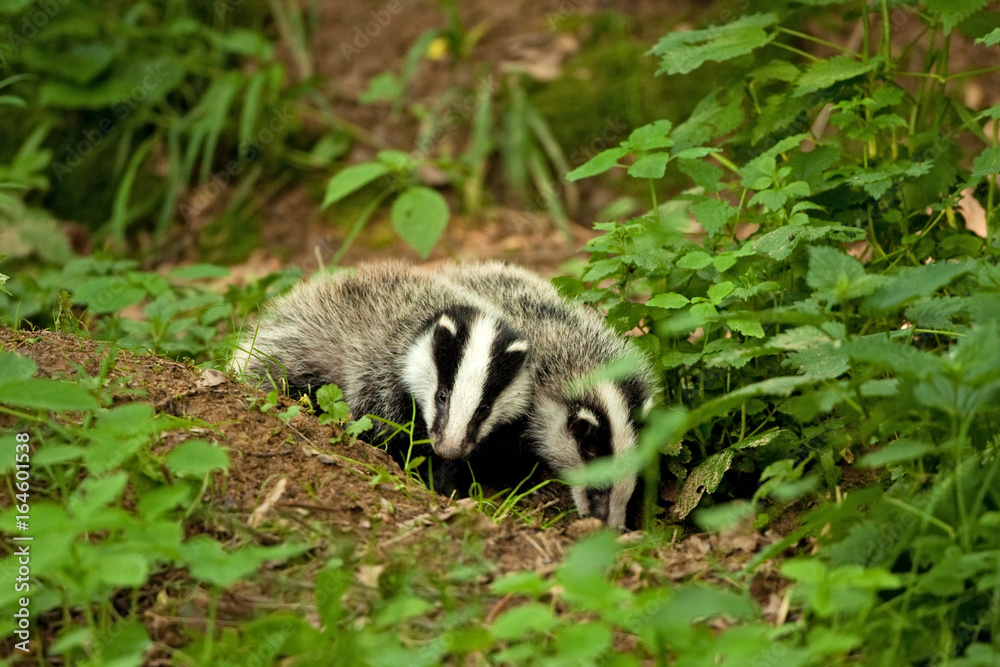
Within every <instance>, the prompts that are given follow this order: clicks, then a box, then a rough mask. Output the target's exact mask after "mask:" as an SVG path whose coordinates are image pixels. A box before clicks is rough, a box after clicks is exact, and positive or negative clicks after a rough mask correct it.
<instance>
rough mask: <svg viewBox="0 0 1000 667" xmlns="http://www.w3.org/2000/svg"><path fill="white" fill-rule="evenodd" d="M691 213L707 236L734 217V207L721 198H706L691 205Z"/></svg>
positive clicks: (720, 228) (712, 234)
mask: <svg viewBox="0 0 1000 667" xmlns="http://www.w3.org/2000/svg"><path fill="white" fill-rule="evenodd" d="M691 213H692V214H693V215H694V219H695V220H697V221H698V224H700V225H701V227H702V229H704V230H705V233H706V234H708V236H709V238H711V237H713V236H715V235H716V234H718V233H719V232H720V231H722V229H723V228H724V227H725V226H726V225H728V224H729V223H730V222H732V221H733V220H735V219H736V208H735V207H734V206H732V205H731V204H730V203H729V202H727V201H724V200H721V199H712V198H706V199H704V200H702V201H700V202H698V203H697V204H694V205H692V206H691Z"/></svg>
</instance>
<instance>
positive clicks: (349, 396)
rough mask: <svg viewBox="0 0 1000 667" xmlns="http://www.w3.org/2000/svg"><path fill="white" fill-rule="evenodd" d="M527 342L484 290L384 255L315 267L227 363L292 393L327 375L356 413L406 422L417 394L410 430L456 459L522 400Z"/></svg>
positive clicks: (522, 408)
mask: <svg viewBox="0 0 1000 667" xmlns="http://www.w3.org/2000/svg"><path fill="white" fill-rule="evenodd" d="M528 352H529V346H528V343H527V341H526V340H525V339H524V338H523V337H522V336H521V335H520V334H519V333H518V331H517V330H516V329H515V328H514V327H512V326H511V324H510V320H509V318H508V317H506V316H504V315H503V314H502V313H501V312H499V311H498V310H497V309H495V308H493V307H492V306H491V305H490V304H489V302H488V301H486V300H485V299H482V298H481V297H479V296H477V295H476V294H475V293H473V292H471V291H470V290H467V289H464V288H462V287H460V286H458V285H455V284H451V283H449V282H447V281H445V280H442V279H439V278H437V277H436V276H434V275H433V273H429V272H427V271H426V270H422V271H419V272H418V271H416V270H414V268H413V267H410V266H408V265H406V264H404V263H402V262H385V263H373V264H369V265H365V266H361V267H359V268H358V269H357V270H356V271H354V272H346V271H345V272H340V273H336V274H328V273H325V274H319V275H317V276H316V277H314V278H313V279H312V280H310V281H308V282H304V283H300V284H299V285H297V286H296V287H295V288H293V289H292V291H291V292H289V293H288V294H286V295H284V296H282V297H279V298H278V299H276V300H275V301H274V302H272V303H271V304H269V306H268V307H267V308H266V309H265V310H264V312H263V314H262V316H261V318H260V320H259V322H258V323H257V325H256V326H254V325H250V326H249V327H248V328H247V332H246V335H245V337H244V339H243V341H242V344H241V345H240V348H239V350H238V351H237V352H236V354H235V355H234V357H233V359H232V360H231V362H230V367H231V368H232V369H233V370H235V371H236V372H238V373H243V374H244V375H246V376H249V377H256V378H260V379H263V380H264V381H265V382H267V383H269V384H272V385H273V384H278V385H284V386H285V387H286V388H288V389H289V390H290V391H293V392H298V393H305V392H312V391H315V390H316V389H318V388H319V387H321V386H322V385H325V384H330V383H334V384H336V385H338V386H339V387H340V388H341V389H342V390H343V392H344V400H345V401H346V402H347V404H348V406H349V407H350V408H351V412H352V413H353V414H354V415H355V416H358V417H360V416H361V415H365V414H374V415H377V416H379V417H383V418H385V419H388V420H390V421H393V422H395V423H397V424H405V423H406V422H408V421H410V419H411V417H414V415H413V403H414V402H415V403H416V406H417V413H418V414H417V415H416V416H415V418H414V439H421V438H424V437H429V438H430V439H431V440H432V442H433V444H432V447H433V449H434V452H435V453H436V454H438V455H439V456H441V457H443V458H446V459H460V458H464V457H467V456H468V455H469V454H470V453H471V452H472V450H473V449H474V448H475V446H476V444H477V443H478V442H479V441H480V440H482V439H483V438H484V437H485V436H486V435H487V434H488V433H489V432H490V431H491V430H493V429H494V428H495V427H497V426H499V425H502V424H506V423H509V422H511V421H513V420H516V419H518V418H520V417H522V416H523V414H524V413H525V412H526V411H527V409H528V405H529V399H530V392H531V386H532V381H531V375H530V367H529V365H528V363H527V356H528ZM411 397H412V398H411Z"/></svg>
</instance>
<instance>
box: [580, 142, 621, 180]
mask: <svg viewBox="0 0 1000 667" xmlns="http://www.w3.org/2000/svg"><path fill="white" fill-rule="evenodd" d="M627 154H628V151H627V150H626V149H624V148H621V147H618V148H609V149H607V150H604V151H601V152H600V153H598V154H597V155H595V156H594V157H592V158H590V159H589V160H587V161H586V162H584V163H583V164H581V165H580V166H579V167H577V168H576V169H574V170H573V171H571V172H569V173H568V174H566V180H567V181H578V180H580V179H581V178H589V177H590V176H596V175H598V174H603V173H604V172H606V171H607V170H609V169H611V168H612V167H615V166H617V165H618V160H619V159H621V158H623V157H625V155H627Z"/></svg>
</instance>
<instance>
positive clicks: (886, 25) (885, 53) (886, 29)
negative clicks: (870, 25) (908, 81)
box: [879, 0, 893, 74]
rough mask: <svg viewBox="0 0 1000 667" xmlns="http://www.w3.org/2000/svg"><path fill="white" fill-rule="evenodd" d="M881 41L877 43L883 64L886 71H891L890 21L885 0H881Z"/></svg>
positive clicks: (887, 4)
mask: <svg viewBox="0 0 1000 667" xmlns="http://www.w3.org/2000/svg"><path fill="white" fill-rule="evenodd" d="M881 8H882V43H881V44H880V45H879V51H880V52H881V54H882V58H883V59H884V60H885V66H886V68H887V71H888V72H889V73H890V74H891V73H892V69H893V68H892V21H890V20H889V3H888V1H887V0H882V2H881Z"/></svg>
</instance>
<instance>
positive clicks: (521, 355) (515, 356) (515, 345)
mask: <svg viewBox="0 0 1000 667" xmlns="http://www.w3.org/2000/svg"><path fill="white" fill-rule="evenodd" d="M530 349H531V345H529V344H528V341H526V340H524V339H523V338H518V339H516V340H515V341H514V342H512V343H511V344H510V345H508V346H507V347H506V348H505V349H504V351H503V355H504V358H505V359H506V360H507V361H506V362H505V363H507V364H509V365H510V366H518V367H519V366H522V365H523V364H524V362H525V360H526V359H527V358H528V350H530Z"/></svg>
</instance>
